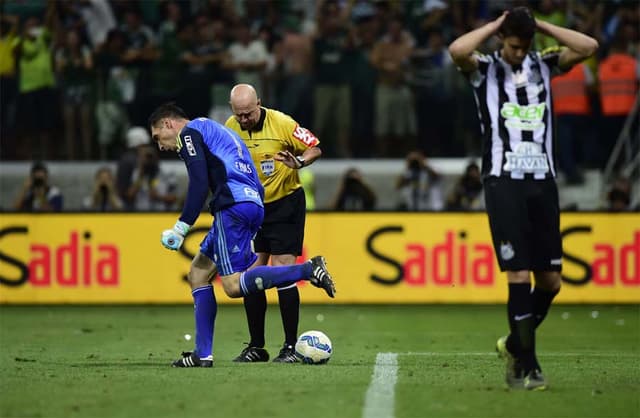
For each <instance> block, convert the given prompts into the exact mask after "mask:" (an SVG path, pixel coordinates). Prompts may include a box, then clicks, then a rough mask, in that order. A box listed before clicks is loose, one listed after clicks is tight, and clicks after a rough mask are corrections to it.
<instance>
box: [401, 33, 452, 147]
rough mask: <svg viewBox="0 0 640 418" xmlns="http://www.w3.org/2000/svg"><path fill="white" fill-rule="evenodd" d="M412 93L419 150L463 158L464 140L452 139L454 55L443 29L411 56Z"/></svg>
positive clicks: (429, 35) (433, 34)
mask: <svg viewBox="0 0 640 418" xmlns="http://www.w3.org/2000/svg"><path fill="white" fill-rule="evenodd" d="M411 58H412V59H411V61H412V73H411V75H412V83H413V93H414V95H415V98H416V112H417V115H421V116H422V117H419V118H417V133H418V144H417V145H418V148H419V149H421V150H423V151H425V152H427V153H429V154H430V155H433V154H434V153H438V155H447V156H454V155H458V156H459V155H464V154H465V150H464V148H462V149H460V147H459V146H458V145H459V144H460V143H461V142H462V141H456V139H460V138H456V137H452V135H451V132H452V131H453V120H452V118H451V115H452V113H453V100H452V95H451V92H452V83H451V78H452V72H451V70H452V68H453V65H452V64H453V62H452V60H451V55H450V54H449V51H447V48H446V44H445V41H444V35H443V33H442V29H441V28H433V29H432V30H431V31H430V32H429V33H428V34H427V38H426V42H425V44H424V45H422V46H421V47H420V48H416V49H415V50H414V51H413V53H412V56H411Z"/></svg>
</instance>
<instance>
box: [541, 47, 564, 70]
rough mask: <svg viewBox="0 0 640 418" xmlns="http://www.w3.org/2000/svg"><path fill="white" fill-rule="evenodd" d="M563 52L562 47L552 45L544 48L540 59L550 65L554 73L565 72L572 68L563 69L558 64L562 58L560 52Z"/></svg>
mask: <svg viewBox="0 0 640 418" xmlns="http://www.w3.org/2000/svg"><path fill="white" fill-rule="evenodd" d="M561 52H562V47H560V46H557V45H555V46H550V47H549V48H546V49H543V50H542V51H541V52H540V53H539V54H540V59H541V60H542V62H544V63H545V65H546V66H547V67H549V71H551V73H554V74H560V73H564V72H566V71H568V70H570V69H571V68H567V69H565V70H563V69H561V68H560V67H559V66H558V63H559V60H560V53H561Z"/></svg>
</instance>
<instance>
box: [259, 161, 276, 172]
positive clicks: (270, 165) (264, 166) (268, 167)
mask: <svg viewBox="0 0 640 418" xmlns="http://www.w3.org/2000/svg"><path fill="white" fill-rule="evenodd" d="M275 169H276V162H275V160H274V159H273V158H272V159H270V160H260V171H262V174H264V175H265V176H267V177H269V176H270V175H271V174H273V171H274V170H275Z"/></svg>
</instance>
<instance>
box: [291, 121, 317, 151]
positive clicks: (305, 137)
mask: <svg viewBox="0 0 640 418" xmlns="http://www.w3.org/2000/svg"><path fill="white" fill-rule="evenodd" d="M293 137H294V138H295V139H297V140H298V141H300V142H302V143H303V144H305V145H306V146H307V147H313V146H316V145H317V144H318V143H319V142H320V141H319V140H318V138H316V136H315V135H314V134H313V133H311V131H310V130H308V129H307V128H303V127H302V126H300V125H297V126H296V128H295V129H294V130H293Z"/></svg>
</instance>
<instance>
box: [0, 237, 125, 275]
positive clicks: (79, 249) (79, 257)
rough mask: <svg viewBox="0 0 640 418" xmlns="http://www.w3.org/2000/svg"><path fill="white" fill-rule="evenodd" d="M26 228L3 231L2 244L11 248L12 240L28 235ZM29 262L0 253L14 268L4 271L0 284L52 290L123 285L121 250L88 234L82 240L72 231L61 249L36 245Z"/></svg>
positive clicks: (61, 245)
mask: <svg viewBox="0 0 640 418" xmlns="http://www.w3.org/2000/svg"><path fill="white" fill-rule="evenodd" d="M28 233H29V230H28V228H27V227H24V226H17V227H7V228H4V229H2V230H0V244H2V247H3V248H11V243H10V241H11V236H12V235H16V234H28ZM29 252H30V255H29V259H28V260H21V259H19V258H18V257H16V256H15V255H13V254H10V253H7V252H4V251H0V261H1V262H3V263H5V264H9V265H10V266H13V270H14V271H15V273H14V274H11V273H9V272H8V271H10V270H11V269H6V268H3V269H2V274H0V284H2V285H5V286H21V285H24V284H25V283H27V282H28V283H29V284H30V285H31V286H42V287H48V286H53V285H58V286H67V287H77V286H101V287H106V286H109V287H112V286H118V284H119V282H120V254H119V251H118V247H116V246H115V245H114V244H110V243H102V242H98V243H93V242H92V237H91V233H90V232H89V231H85V232H84V233H83V234H82V238H80V234H79V232H78V231H75V230H74V231H71V232H70V233H69V238H68V240H67V241H66V242H65V243H63V244H60V245H58V246H52V245H49V244H46V243H39V242H32V243H31V244H30V245H29Z"/></svg>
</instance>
